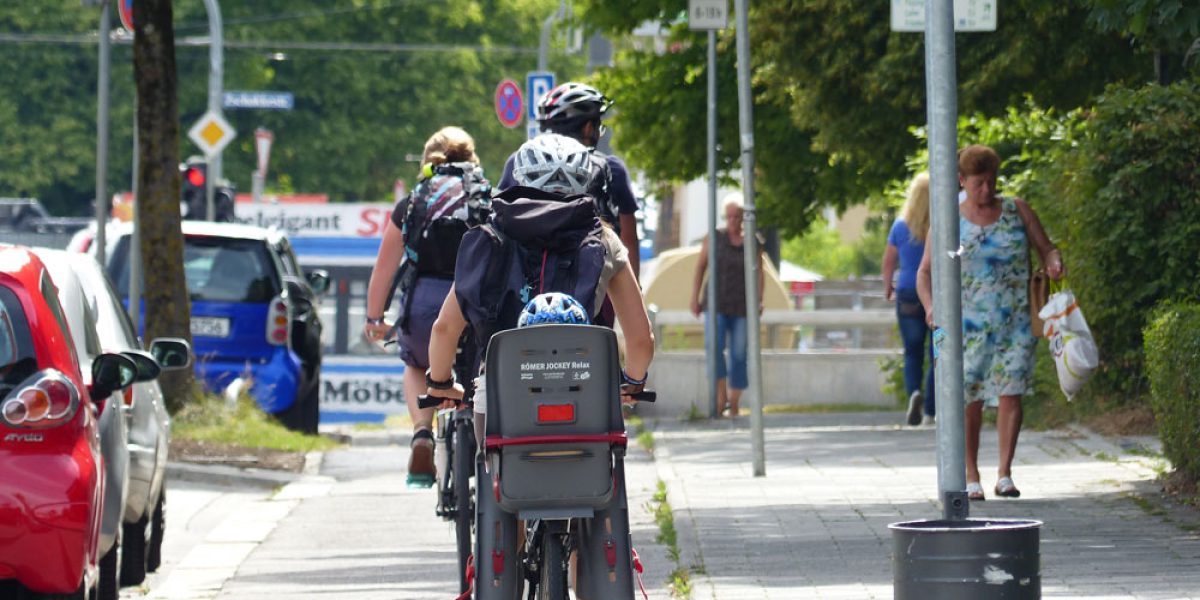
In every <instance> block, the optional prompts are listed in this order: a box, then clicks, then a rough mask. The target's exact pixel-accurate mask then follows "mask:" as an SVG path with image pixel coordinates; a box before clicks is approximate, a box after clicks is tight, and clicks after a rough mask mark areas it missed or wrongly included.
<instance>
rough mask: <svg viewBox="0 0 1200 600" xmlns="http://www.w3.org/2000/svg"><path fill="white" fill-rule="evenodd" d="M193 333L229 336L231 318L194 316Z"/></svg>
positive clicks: (206, 335)
mask: <svg viewBox="0 0 1200 600" xmlns="http://www.w3.org/2000/svg"><path fill="white" fill-rule="evenodd" d="M192 335H199V336H203V337H229V319H226V318H223V317H192Z"/></svg>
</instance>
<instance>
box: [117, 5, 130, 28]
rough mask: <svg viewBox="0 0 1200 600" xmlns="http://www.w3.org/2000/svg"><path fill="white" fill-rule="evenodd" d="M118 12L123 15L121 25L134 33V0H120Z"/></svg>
mask: <svg viewBox="0 0 1200 600" xmlns="http://www.w3.org/2000/svg"><path fill="white" fill-rule="evenodd" d="M117 14H119V15H121V26H122V27H124V28H125V29H126V30H128V31H129V32H130V33H133V0H118V1H117Z"/></svg>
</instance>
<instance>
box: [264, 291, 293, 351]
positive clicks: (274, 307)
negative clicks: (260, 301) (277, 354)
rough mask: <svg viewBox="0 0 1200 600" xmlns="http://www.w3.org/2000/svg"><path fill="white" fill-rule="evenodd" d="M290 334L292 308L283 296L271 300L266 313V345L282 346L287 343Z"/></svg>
mask: <svg viewBox="0 0 1200 600" xmlns="http://www.w3.org/2000/svg"><path fill="white" fill-rule="evenodd" d="M291 332H292V307H291V306H290V305H289V304H288V302H287V300H284V298H283V296H276V297H275V299H274V300H271V308H270V310H268V311H267V343H268V344H274V345H276V346H283V345H286V344H287V343H288V339H289V338H290V337H291Z"/></svg>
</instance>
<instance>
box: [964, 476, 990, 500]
mask: <svg viewBox="0 0 1200 600" xmlns="http://www.w3.org/2000/svg"><path fill="white" fill-rule="evenodd" d="M967 500H975V501H977V502H982V501H984V500H987V498H985V497H984V496H983V486H982V485H979V482H978V481H968V482H967Z"/></svg>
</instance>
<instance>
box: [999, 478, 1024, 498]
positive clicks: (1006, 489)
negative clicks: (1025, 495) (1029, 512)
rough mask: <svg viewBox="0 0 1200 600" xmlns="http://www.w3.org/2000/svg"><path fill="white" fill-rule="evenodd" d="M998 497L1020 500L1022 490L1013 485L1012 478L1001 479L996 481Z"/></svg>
mask: <svg viewBox="0 0 1200 600" xmlns="http://www.w3.org/2000/svg"><path fill="white" fill-rule="evenodd" d="M996 495H997V496H1002V497H1004V498H1020V497H1021V490H1018V489H1017V484H1015V483H1013V480H1012V477H1001V478H1000V479H999V480H997V481H996Z"/></svg>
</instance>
